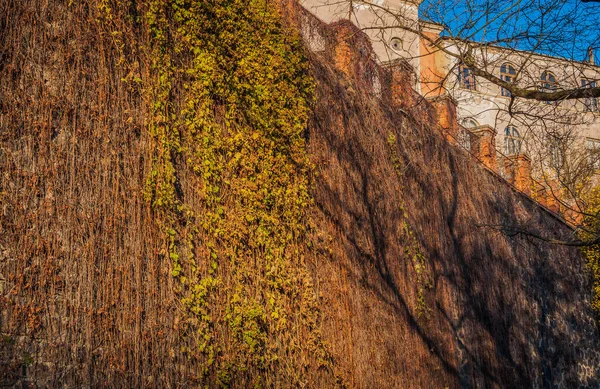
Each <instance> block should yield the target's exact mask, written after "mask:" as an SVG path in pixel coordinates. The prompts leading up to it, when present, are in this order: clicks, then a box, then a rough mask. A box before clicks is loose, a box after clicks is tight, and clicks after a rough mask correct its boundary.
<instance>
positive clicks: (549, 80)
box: [540, 71, 558, 104]
mask: <svg viewBox="0 0 600 389" xmlns="http://www.w3.org/2000/svg"><path fill="white" fill-rule="evenodd" d="M540 79H541V80H542V92H554V91H555V90H556V89H557V88H558V82H556V76H555V75H554V74H552V72H549V71H545V72H544V73H542V76H541V77H540ZM546 104H552V101H546Z"/></svg>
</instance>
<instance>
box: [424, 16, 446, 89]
mask: <svg viewBox="0 0 600 389" xmlns="http://www.w3.org/2000/svg"><path fill="white" fill-rule="evenodd" d="M419 28H420V30H421V34H422V36H421V37H420V38H419V51H420V55H421V58H420V80H419V81H420V84H421V93H422V94H423V95H424V96H439V95H442V94H444V93H445V91H444V80H445V79H446V76H447V74H448V72H447V70H446V67H447V66H448V63H447V62H448V60H447V59H446V57H445V54H444V53H443V52H441V51H440V50H439V49H438V48H437V47H435V45H434V44H433V43H432V42H435V41H437V40H438V39H439V37H440V34H441V32H442V31H443V30H444V27H443V26H442V25H439V24H436V23H431V22H425V21H420V22H419Z"/></svg>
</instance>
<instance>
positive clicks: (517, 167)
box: [505, 154, 533, 196]
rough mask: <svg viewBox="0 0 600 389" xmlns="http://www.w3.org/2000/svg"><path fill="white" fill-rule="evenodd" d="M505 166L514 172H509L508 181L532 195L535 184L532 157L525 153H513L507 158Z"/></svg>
mask: <svg viewBox="0 0 600 389" xmlns="http://www.w3.org/2000/svg"><path fill="white" fill-rule="evenodd" d="M505 167H506V169H507V172H508V170H510V173H512V174H510V173H509V174H508V178H509V179H508V181H509V182H510V183H511V184H513V185H514V186H516V187H517V189H518V190H520V191H521V192H523V193H525V194H526V195H528V196H531V188H532V186H533V179H532V178H531V159H529V157H528V156H526V155H525V154H517V155H512V156H510V157H507V158H506V160H505ZM511 176H512V177H511Z"/></svg>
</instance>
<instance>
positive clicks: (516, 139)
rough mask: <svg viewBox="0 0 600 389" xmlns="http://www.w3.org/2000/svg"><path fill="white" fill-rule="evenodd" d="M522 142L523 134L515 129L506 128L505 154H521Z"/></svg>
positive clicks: (511, 127)
mask: <svg viewBox="0 0 600 389" xmlns="http://www.w3.org/2000/svg"><path fill="white" fill-rule="evenodd" d="M521 141H522V139H521V134H519V131H518V130H517V129H516V128H515V127H513V126H508V127H506V128H505V129H504V154H506V155H515V154H519V153H520V152H521Z"/></svg>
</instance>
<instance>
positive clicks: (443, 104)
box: [429, 95, 459, 144]
mask: <svg viewBox="0 0 600 389" xmlns="http://www.w3.org/2000/svg"><path fill="white" fill-rule="evenodd" d="M429 101H430V102H431V105H433V108H434V109H435V112H436V113H437V116H438V123H439V124H440V126H441V127H442V130H443V131H444V133H445V134H446V139H447V140H448V141H449V142H450V143H453V144H455V143H456V142H457V140H458V131H459V126H458V120H457V119H456V102H455V101H454V99H452V97H450V96H448V95H442V96H437V97H434V98H431V99H429Z"/></svg>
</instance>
